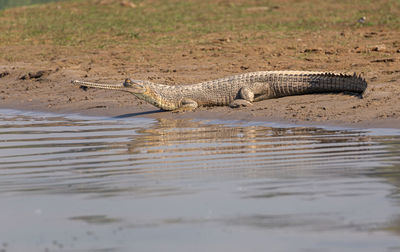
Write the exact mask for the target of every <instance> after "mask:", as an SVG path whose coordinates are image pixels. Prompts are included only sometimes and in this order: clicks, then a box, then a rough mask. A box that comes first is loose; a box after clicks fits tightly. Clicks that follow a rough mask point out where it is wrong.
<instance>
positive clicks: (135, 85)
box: [72, 79, 147, 94]
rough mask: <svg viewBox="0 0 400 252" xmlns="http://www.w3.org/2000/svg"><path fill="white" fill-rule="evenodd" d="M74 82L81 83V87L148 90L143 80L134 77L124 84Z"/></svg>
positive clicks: (134, 90)
mask: <svg viewBox="0 0 400 252" xmlns="http://www.w3.org/2000/svg"><path fill="white" fill-rule="evenodd" d="M72 83H74V84H76V85H80V86H81V87H90V88H100V89H110V90H118V91H124V92H129V93H132V94H144V93H146V91H147V88H146V87H145V85H144V82H143V81H136V80H132V79H126V80H125V81H124V83H122V84H103V83H94V82H86V81H73V82H72Z"/></svg>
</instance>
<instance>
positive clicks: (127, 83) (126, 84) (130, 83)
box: [124, 79, 132, 87]
mask: <svg viewBox="0 0 400 252" xmlns="http://www.w3.org/2000/svg"><path fill="white" fill-rule="evenodd" d="M131 86H132V81H131V80H130V79H126V80H125V81H124V87H131Z"/></svg>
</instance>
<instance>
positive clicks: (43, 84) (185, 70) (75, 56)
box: [0, 27, 400, 128]
mask: <svg viewBox="0 0 400 252" xmlns="http://www.w3.org/2000/svg"><path fill="white" fill-rule="evenodd" d="M244 36H247V35H246V34H245V35H244ZM248 36H257V34H250V35H248ZM205 41H206V42H205V43H191V44H185V45H179V46H177V47H169V48H165V47H161V48H159V49H153V50H146V49H141V50H137V51H128V49H126V48H124V47H118V46H116V47H113V48H109V49H107V50H101V49H96V50H88V49H81V50H78V49H76V48H74V49H73V48H68V47H65V48H62V47H58V48H54V47H52V46H48V45H31V46H7V47H3V48H0V51H1V50H6V51H7V53H8V54H9V55H10V54H12V55H15V58H22V60H17V61H12V62H10V61H7V60H5V59H4V58H3V57H2V58H1V59H0V108H11V109H24V110H39V111H50V112H55V113H81V114H86V115H107V116H117V115H119V116H146V117H153V118H159V117H168V118H202V119H226V120H256V121H272V122H287V123H294V124H306V125H340V126H346V127H347V126H350V127H389V128H400V99H399V98H400V32H397V31H393V30H385V29H380V28H379V29H378V28H369V27H361V28H359V29H356V30H354V29H349V30H342V31H324V32H301V33H294V32H293V33H289V34H288V33H282V34H281V36H280V34H279V33H274V34H273V36H272V35H271V36H268V34H263V36H260V38H259V39H253V40H251V42H246V43H244V42H242V41H238V40H236V39H235V38H231V37H230V36H229V34H228V35H226V34H225V35H224V36H223V37H221V36H220V35H219V34H212V33H211V34H209V35H207V37H206V38H205ZM43 54H45V55H46V57H43V58H41V57H40V55H43ZM126 55H129V56H130V59H131V60H129V61H127V60H126ZM267 70H310V71H333V72H347V73H348V72H356V73H361V74H362V75H363V77H364V78H365V79H366V80H367V82H368V85H369V86H368V95H367V97H365V98H364V99H359V98H357V97H354V96H349V95H345V94H315V95H302V96H292V97H283V98H278V99H271V100H266V101H261V102H257V103H254V105H253V106H251V107H247V108H239V109H232V108H229V107H213V108H200V109H198V110H196V111H194V112H186V113H180V114H176V113H171V112H163V111H160V110H158V109H157V108H155V107H153V106H151V105H149V104H146V103H144V102H142V101H139V100H138V99H136V98H135V97H134V96H132V95H130V94H127V93H123V92H113V91H107V90H95V89H88V90H87V91H85V90H83V89H80V88H78V87H75V86H73V85H72V84H71V83H70V82H71V80H74V79H78V80H86V81H96V82H108V83H119V82H121V81H123V80H124V79H125V78H127V77H133V78H135V79H145V80H151V81H153V82H158V83H166V84H171V85H172V84H177V85H183V84H190V83H196V82H200V81H205V80H211V79H215V78H219V77H224V76H229V75H233V74H239V73H245V72H253V71H267Z"/></svg>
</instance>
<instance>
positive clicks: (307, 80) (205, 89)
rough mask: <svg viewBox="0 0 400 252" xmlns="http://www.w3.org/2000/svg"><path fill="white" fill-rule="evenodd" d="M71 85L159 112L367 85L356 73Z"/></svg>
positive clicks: (360, 88)
mask: <svg viewBox="0 0 400 252" xmlns="http://www.w3.org/2000/svg"><path fill="white" fill-rule="evenodd" d="M73 83H75V84H77V85H80V86H86V87H95V88H103V89H114V90H120V91H126V92H130V93H132V94H134V95H135V96H136V97H138V98H139V99H142V100H144V101H146V102H148V103H150V104H153V105H154V106H156V107H158V108H161V109H163V110H186V109H194V108H197V107H198V106H226V105H229V106H231V107H238V106H242V105H243V106H246V105H251V103H252V102H255V101H261V100H265V99H270V98H277V97H283V96H291V95H302V94H312V93H339V92H351V93H357V94H360V95H362V94H363V93H364V91H365V90H366V88H367V82H366V81H365V80H364V79H363V78H361V77H360V76H357V75H356V74H354V75H347V74H336V73H326V72H305V71H263V72H253V73H245V74H240V75H234V76H231V77H226V78H221V79H217V80H213V81H206V82H201V83H198V84H192V85H163V84H156V83H152V82H150V81H138V80H131V79H127V80H126V81H125V82H124V83H123V84H117V85H109V84H98V83H92V82H83V81H73Z"/></svg>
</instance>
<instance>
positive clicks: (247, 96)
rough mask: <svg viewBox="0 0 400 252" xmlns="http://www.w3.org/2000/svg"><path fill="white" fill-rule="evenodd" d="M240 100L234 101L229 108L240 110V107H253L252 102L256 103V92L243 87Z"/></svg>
mask: <svg viewBox="0 0 400 252" xmlns="http://www.w3.org/2000/svg"><path fill="white" fill-rule="evenodd" d="M238 96H239V98H237V99H235V100H233V101H232V102H231V103H230V104H229V107H231V108H238V107H247V106H250V105H253V104H252V102H253V101H254V92H253V91H251V90H250V89H249V88H247V87H242V88H241V89H240V90H239V95H238Z"/></svg>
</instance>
